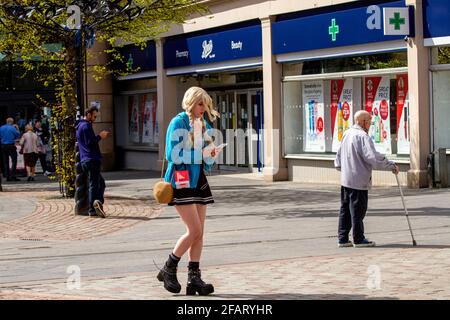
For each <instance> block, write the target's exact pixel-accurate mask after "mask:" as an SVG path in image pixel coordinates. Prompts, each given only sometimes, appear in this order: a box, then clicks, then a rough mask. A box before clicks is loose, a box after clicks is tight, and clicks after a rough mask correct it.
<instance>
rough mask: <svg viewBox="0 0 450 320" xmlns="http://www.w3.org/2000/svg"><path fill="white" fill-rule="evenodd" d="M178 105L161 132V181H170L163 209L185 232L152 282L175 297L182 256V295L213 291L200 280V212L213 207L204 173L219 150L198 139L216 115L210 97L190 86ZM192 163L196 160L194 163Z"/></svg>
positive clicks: (200, 138) (179, 287) (202, 215)
mask: <svg viewBox="0 0 450 320" xmlns="http://www.w3.org/2000/svg"><path fill="white" fill-rule="evenodd" d="M182 106H183V109H184V110H185V111H183V112H181V113H179V114H178V115H177V116H175V117H174V118H173V119H172V120H171V121H170V124H169V127H168V129H167V135H166V154H165V157H166V159H167V161H168V166H167V171H166V174H165V178H164V179H165V181H166V182H171V183H172V186H173V188H174V195H173V200H172V202H171V203H169V205H170V206H175V209H176V211H177V212H178V214H179V216H180V217H181V219H182V221H183V223H184V225H185V227H186V233H185V234H184V235H182V236H181V238H179V239H178V241H177V243H176V245H175V248H174V249H173V251H172V253H171V254H170V255H169V259H168V260H167V261H166V263H165V265H164V267H163V269H161V270H160V272H159V273H158V276H157V278H158V280H159V281H161V282H164V288H165V289H166V290H168V291H169V292H172V293H179V292H180V291H181V285H180V283H179V282H178V279H177V268H178V262H179V261H180V259H181V257H182V256H183V255H184V254H185V253H186V252H188V255H189V264H188V283H187V287H186V294H187V295H195V294H196V293H199V294H200V295H208V294H210V293H212V292H214V287H213V285H212V284H206V283H205V282H204V281H203V280H202V278H201V273H200V256H201V253H202V249H203V234H204V225H205V219H206V209H207V205H208V204H211V203H214V199H213V197H212V194H211V190H210V187H209V184H208V181H207V179H206V176H205V173H204V170H207V171H208V170H210V167H211V165H212V164H213V162H214V157H215V156H216V155H217V154H218V152H220V150H219V149H218V148H215V147H214V145H209V146H208V147H206V145H207V143H209V142H211V141H210V140H209V139H208V142H206V141H205V140H206V139H204V138H205V137H207V136H208V135H207V133H206V131H207V130H208V129H211V128H212V126H211V123H212V122H213V121H215V119H216V117H217V116H218V115H219V114H218V112H217V111H215V110H214V109H213V105H212V99H211V97H210V96H209V95H208V94H207V93H206V91H205V90H203V89H202V88H199V87H191V88H189V89H188V90H187V91H186V93H185V94H184V98H183V102H182ZM180 134H182V137H180ZM197 139H199V140H197ZM180 144H181V146H183V147H182V148H180ZM207 148H209V150H210V152H209V155H207V153H205V151H207V150H205V149H207ZM205 155H206V158H208V159H206V158H205ZM195 159H200V161H198V162H199V163H196V162H195V161H194V160H195ZM178 173H179V174H178Z"/></svg>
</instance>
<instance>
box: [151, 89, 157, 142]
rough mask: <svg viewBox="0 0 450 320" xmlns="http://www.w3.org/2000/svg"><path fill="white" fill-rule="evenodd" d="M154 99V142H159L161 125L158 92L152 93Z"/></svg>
mask: <svg viewBox="0 0 450 320" xmlns="http://www.w3.org/2000/svg"><path fill="white" fill-rule="evenodd" d="M151 96H152V101H153V143H154V144H159V125H158V101H157V99H156V94H152V95H151Z"/></svg>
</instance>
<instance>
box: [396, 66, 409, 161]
mask: <svg viewBox="0 0 450 320" xmlns="http://www.w3.org/2000/svg"><path fill="white" fill-rule="evenodd" d="M396 84H397V97H396V99H397V128H396V129H397V131H396V133H397V152H398V153H399V154H409V150H410V145H409V141H410V132H409V99H408V74H399V75H397V78H396Z"/></svg>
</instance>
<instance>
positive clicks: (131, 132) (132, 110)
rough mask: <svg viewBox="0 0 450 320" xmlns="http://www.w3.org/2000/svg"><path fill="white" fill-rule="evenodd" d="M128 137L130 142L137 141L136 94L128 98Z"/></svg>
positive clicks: (137, 101) (137, 106) (137, 110)
mask: <svg viewBox="0 0 450 320" xmlns="http://www.w3.org/2000/svg"><path fill="white" fill-rule="evenodd" d="M128 117H129V122H128V123H129V126H128V138H129V140H130V142H133V143H139V118H140V116H139V99H138V96H130V97H129V98H128Z"/></svg>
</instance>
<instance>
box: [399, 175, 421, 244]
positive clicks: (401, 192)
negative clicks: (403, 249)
mask: <svg viewBox="0 0 450 320" xmlns="http://www.w3.org/2000/svg"><path fill="white" fill-rule="evenodd" d="M395 179H396V180H397V184H398V188H399V189H400V195H401V197H402V203H403V208H405V215H406V220H407V221H408V227H409V232H410V233H411V238H412V243H413V247H415V246H417V242H416V240H414V235H413V232H412V229H411V223H410V222H409V216H408V209H407V208H406V205H405V199H404V198H403V191H402V187H401V186H400V181H399V180H398V174H396V175H395Z"/></svg>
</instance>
